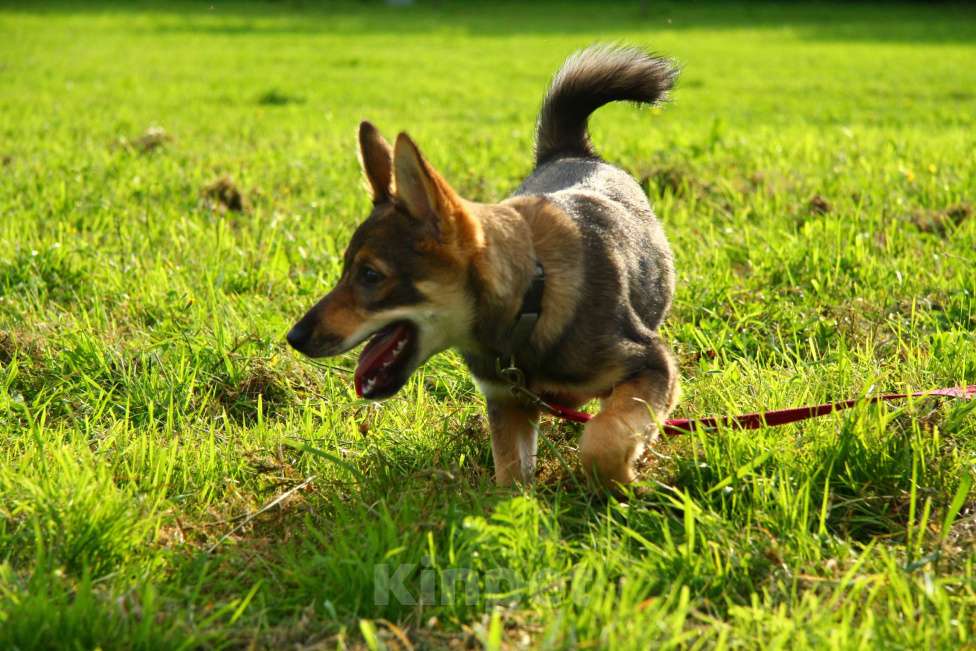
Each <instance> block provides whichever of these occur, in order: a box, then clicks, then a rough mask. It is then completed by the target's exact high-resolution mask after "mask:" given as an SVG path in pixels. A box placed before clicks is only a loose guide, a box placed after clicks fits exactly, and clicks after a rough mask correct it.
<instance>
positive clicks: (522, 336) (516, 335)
mask: <svg viewBox="0 0 976 651" xmlns="http://www.w3.org/2000/svg"><path fill="white" fill-rule="evenodd" d="M545 290H546V271H545V269H543V268H542V264H540V263H539V261H538V260H536V263H535V273H534V274H533V275H532V282H530V283H529V288H528V289H527V290H525V294H524V295H523V296H522V307H521V308H519V312H518V315H517V316H516V317H515V323H514V324H513V325H512V328H511V330H509V331H508V336H507V337H506V339H507V341H506V342H505V348H506V349H507V353H508V355H509V356H511V357H513V358H514V355H515V352H516V351H519V350H521V349H522V348H524V347H525V345H526V344H527V343H529V337H531V336H532V331H533V330H534V329H535V324H536V322H537V321H538V320H539V317H540V316H542V294H543V292H545ZM512 362H514V359H513V360H512Z"/></svg>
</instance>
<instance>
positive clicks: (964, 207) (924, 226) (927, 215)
mask: <svg viewBox="0 0 976 651" xmlns="http://www.w3.org/2000/svg"><path fill="white" fill-rule="evenodd" d="M972 216H973V207H972V206H971V205H970V204H968V203H961V204H958V205H955V206H950V207H949V208H946V209H944V210H920V211H917V212H914V213H912V214H911V215H909V221H911V222H912V224H914V225H915V227H916V228H917V229H918V230H920V231H922V232H923V233H934V234H936V235H945V234H946V233H947V232H949V231H951V230H953V229H955V228H956V227H958V226H959V225H960V224H962V223H963V222H964V221H966V220H967V219H969V218H970V217H972Z"/></svg>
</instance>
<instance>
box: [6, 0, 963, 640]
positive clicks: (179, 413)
mask: <svg viewBox="0 0 976 651" xmlns="http://www.w3.org/2000/svg"><path fill="white" fill-rule="evenodd" d="M428 4H432V3H424V2H420V3H418V6H415V7H407V8H393V7H385V6H383V5H380V4H378V3H377V4H371V3H355V4H338V5H335V6H330V7H329V8H322V9H318V8H315V7H314V6H312V5H311V4H307V5H306V4H303V3H298V2H294V3H284V2H282V3H266V4H258V3H253V4H247V5H243V4H241V5H230V4H225V3H214V5H213V6H212V7H211V5H210V4H207V3H202V4H193V5H177V6H175V7H172V6H166V7H164V6H162V5H156V4H152V5H141V4H139V5H132V4H121V3H119V4H111V3H95V4H91V5H86V6H77V7H75V6H71V5H68V4H51V5H41V4H38V5H32V6H21V5H15V4H12V3H11V4H6V3H5V4H3V5H2V6H0V85H2V87H3V89H4V92H3V93H2V94H0V165H2V168H0V496H2V498H0V647H3V648H17V649H31V648H50V647H52V646H63V647H68V648H96V647H98V648H102V649H113V648H153V649H155V648H194V647H204V648H238V647H257V648H282V647H286V646H297V647H300V648H308V647H316V646H318V647H322V648H332V647H334V646H340V647H342V646H345V647H347V648H360V647H365V648H381V647H383V646H386V647H388V648H407V647H409V646H413V647H414V648H440V647H444V646H449V645H455V646H464V645H467V646H481V645H483V646H484V647H486V648H491V649H498V648H517V647H523V646H532V647H542V648H572V647H581V648H613V649H627V648H634V649H643V648H647V647H649V646H653V647H660V648H671V647H688V648H733V647H734V648H764V649H766V648H773V649H775V648H791V649H803V648H818V649H819V648H861V647H868V648H871V647H875V648H903V649H917V648H959V647H967V646H968V647H971V646H972V645H973V644H974V643H976V642H974V636H976V623H974V622H976V568H974V560H973V558H974V556H973V552H974V548H976V496H974V494H973V492H971V491H970V487H971V483H972V479H971V478H972V476H973V475H974V474H976V417H974V409H976V403H965V402H961V401H954V402H953V401H937V400H916V401H911V402H908V403H904V404H900V405H885V406H873V407H868V406H862V407H860V408H857V409H855V410H853V411H851V412H845V413H844V414H842V415H837V416H830V417H826V418H822V419H819V420H815V421H808V422H805V423H802V424H798V425H793V426H787V427H782V428H775V429H765V430H758V431H754V432H732V431H726V432H719V433H715V434H696V435H689V436H685V437H681V438H678V439H674V440H670V441H666V442H662V443H661V444H660V445H658V446H656V448H655V449H654V450H653V452H651V453H650V454H649V455H648V456H647V457H646V459H645V460H644V470H643V475H642V476H643V478H644V481H643V486H642V489H643V490H642V492H641V494H640V495H635V496H633V497H632V499H630V500H628V501H624V502H618V501H614V500H610V501H607V500H606V499H603V498H601V497H599V496H593V495H591V494H589V493H587V492H586V491H582V490H580V489H579V487H578V479H579V474H578V472H577V470H576V468H575V465H574V464H575V458H576V457H575V445H576V441H577V436H578V432H577V430H576V429H575V428H574V427H573V426H569V425H565V424H560V423H556V422H547V423H546V424H545V426H544V429H545V436H544V441H543V442H542V444H541V449H540V455H541V456H540V473H539V481H538V483H537V485H535V486H534V487H533V488H530V489H526V490H524V491H522V492H516V493H513V492H510V491H502V490H497V489H495V488H494V487H493V486H492V484H491V479H490V478H491V455H490V447H489V444H488V438H487V432H486V427H485V421H484V418H483V416H482V412H483V402H482V400H481V398H480V397H479V396H478V394H477V392H476V391H475V389H474V387H473V385H472V383H471V380H470V378H469V377H468V375H467V374H466V372H465V371H464V370H463V367H462V364H461V362H460V360H459V359H458V358H457V357H456V356H454V355H452V354H446V355H441V356H439V357H438V358H436V359H434V360H432V361H431V362H429V363H428V364H427V365H426V366H425V367H424V368H423V369H422V370H421V371H420V372H418V373H417V374H416V376H415V377H414V378H413V379H412V380H411V382H410V383H409V384H408V386H407V387H406V389H405V390H404V391H403V393H402V394H401V395H400V396H398V397H397V398H395V399H393V400H391V401H389V402H387V403H384V404H383V405H382V406H374V405H370V404H366V403H364V402H361V401H358V400H356V399H355V396H354V392H353V390H352V387H351V378H350V375H349V373H350V369H351V368H352V358H351V357H350V356H345V357H343V358H340V359H337V360H331V363H330V365H329V366H327V367H319V366H314V365H311V364H309V363H307V362H305V361H303V360H301V359H299V358H298V357H297V356H296V355H295V354H293V353H292V352H290V351H289V350H288V349H287V348H286V346H285V345H284V343H283V334H284V332H285V331H286V330H287V328H288V327H289V326H290V324H291V323H292V322H293V321H294V320H295V319H296V318H297V317H298V316H299V315H300V314H302V313H303V311H304V310H305V309H306V308H307V307H308V306H309V305H310V304H311V303H312V302H314V301H315V300H316V298H317V297H318V296H319V295H321V294H322V293H323V292H324V291H325V290H326V289H327V288H328V287H329V286H330V283H332V282H333V281H334V280H335V279H336V277H337V274H338V271H339V263H340V256H341V252H342V249H343V246H344V243H345V242H346V240H347V238H348V236H349V235H350V233H351V231H352V229H353V228H354V227H355V225H356V223H357V221H358V220H359V219H361V218H362V217H363V216H364V215H365V214H366V211H367V209H368V200H367V197H366V195H365V193H364V192H363V191H362V189H361V187H360V180H359V172H358V169H357V164H356V158H355V153H354V131H355V128H356V125H357V124H358V121H359V120H360V119H362V118H366V117H368V118H369V119H371V120H372V121H374V122H375V123H376V124H378V125H379V126H380V127H381V128H382V129H383V130H384V131H385V132H386V133H387V135H395V133H396V132H397V131H398V130H403V129H405V130H409V131H410V133H411V134H412V135H413V136H414V137H415V138H416V140H417V141H418V142H419V143H420V145H421V147H422V148H423V149H424V151H425V153H426V154H427V155H428V157H429V158H430V159H431V160H432V161H433V163H434V164H435V165H436V166H438V167H439V169H441V170H442V172H443V173H444V175H445V176H446V177H447V178H448V179H449V180H450V181H451V182H452V183H453V184H455V186H456V187H457V188H458V189H459V190H460V191H461V192H462V193H464V194H465V195H467V196H469V197H471V198H474V199H497V198H501V197H503V196H505V194H506V193H507V192H509V191H511V189H512V188H514V187H515V185H516V184H517V182H518V181H519V179H520V178H521V177H522V176H524V175H525V174H526V173H527V172H528V171H529V168H530V159H531V156H530V150H531V140H532V128H533V124H534V120H535V111H536V109H537V107H538V105H539V102H540V99H541V95H542V92H543V89H544V86H545V84H546V82H547V80H548V77H549V75H551V74H552V72H553V71H554V70H555V69H556V67H557V66H558V65H559V63H560V62H561V61H562V59H563V58H564V57H565V56H566V55H567V54H568V53H570V52H571V51H573V50H575V49H577V48H578V47H580V46H582V45H585V44H588V43H591V42H593V41H597V40H601V41H602V40H620V41H626V42H633V43H639V44H644V45H648V46H651V47H653V48H655V49H656V50H659V51H662V52H665V53H668V54H670V55H673V56H675V57H677V58H678V59H679V60H680V61H681V63H682V65H683V67H684V73H683V76H682V79H681V82H680V87H679V89H678V91H677V92H676V93H675V97H674V99H675V101H674V103H673V104H671V105H669V106H667V107H666V108H664V109H661V110H655V111H651V112H647V111H643V112H642V111H637V110H635V109H634V108H633V107H630V106H613V107H608V108H606V109H604V110H603V111H601V112H600V113H599V114H598V115H597V116H596V117H595V118H594V121H593V134H594V141H595V142H596V143H597V146H598V147H599V149H600V151H601V152H603V154H604V155H605V157H606V158H608V159H609V160H611V161H615V162H617V163H618V164H620V165H621V166H622V167H624V168H625V169H627V170H630V171H631V172H633V173H634V174H635V175H636V176H638V177H639V178H641V179H643V182H644V184H645V186H646V188H647V191H648V193H649V195H650V198H651V200H652V201H653V203H654V205H655V206H656V209H657V211H658V213H659V215H661V217H662V219H663V221H664V223H665V225H666V228H667V230H668V233H669V236H670V238H671V241H672V243H673V245H674V247H675V251H676V256H677V264H678V270H679V279H680V280H679V286H678V292H677V296H676V301H675V306H674V310H673V313H672V315H671V316H670V317H669V319H668V321H667V324H666V333H665V334H666V336H667V338H668V339H669V340H670V341H671V342H673V344H674V346H675V348H676V350H677V351H678V354H679V357H680V360H681V371H682V376H683V384H684V399H683V401H682V403H681V404H680V406H679V409H678V415H689V416H696V415H707V414H714V413H737V412H743V411H751V410H756V409H762V408H772V407H781V406H790V405H798V404H803V403H807V402H810V401H823V400H829V399H833V398H841V397H848V396H857V395H862V394H864V393H866V392H867V391H869V390H871V389H874V390H901V389H905V388H913V389H916V388H928V387H935V386H945V385H953V384H962V383H973V382H976V336H974V334H973V333H974V331H976V274H974V273H973V268H974V262H976V253H974V252H976V216H974V215H973V209H974V207H973V202H974V189H976V158H974V157H973V151H974V150H976V135H974V133H976V131H974V127H976V117H974V116H976V92H974V90H973V89H974V88H976V67H974V66H973V65H972V61H973V60H974V59H976V27H974V26H976V20H974V17H976V16H974V14H973V10H972V9H971V8H966V7H964V6H956V5H951V4H939V5H936V6H922V5H892V6H882V5H854V4H850V3H845V4H837V5H834V4H811V5H804V6H796V7H794V6H787V5H773V4H749V5H743V6H732V5H694V6H685V5H684V4H681V5H677V4H675V5H670V4H663V3H646V5H647V6H646V8H644V9H641V8H640V7H639V6H638V5H637V4H635V3H630V4H628V3H620V4H608V3H602V4H601V5H600V6H591V5H587V4H576V5H535V4H534V5H532V6H531V7H529V8H526V7H523V6H522V5H507V6H505V7H502V8H495V7H492V6H488V5H480V4H467V3H466V4H460V3H450V2H443V3H437V6H436V7H433V8H431V7H428V6H426V5H428ZM513 16H514V17H517V19H516V18H513ZM235 193H236V197H237V199H236V202H235V201H234V200H233V199H231V200H227V199H226V197H228V196H230V197H234V196H235ZM228 201H229V203H232V204H235V205H234V206H233V207H239V208H241V209H242V210H241V211H236V210H228V209H226V207H225V204H226V203H228ZM451 586H453V589H450V588H451ZM384 587H387V588H389V589H390V591H389V592H387V591H385V590H384ZM400 589H402V590H403V591H405V592H406V597H409V598H406V597H405V596H404V594H403V592H396V590H400ZM398 597H399V598H398ZM410 601H413V603H407V602H410Z"/></svg>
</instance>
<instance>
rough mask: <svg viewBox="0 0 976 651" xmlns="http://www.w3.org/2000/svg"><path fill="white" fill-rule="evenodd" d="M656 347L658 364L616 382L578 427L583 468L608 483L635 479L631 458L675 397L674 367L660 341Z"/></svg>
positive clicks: (652, 438)
mask: <svg viewBox="0 0 976 651" xmlns="http://www.w3.org/2000/svg"><path fill="white" fill-rule="evenodd" d="M658 348H659V351H660V353H661V354H660V358H659V359H660V362H661V363H660V364H656V365H655V366H653V367H651V368H648V369H646V370H645V371H644V372H642V373H641V374H640V375H637V376H635V377H632V378H631V379H629V380H627V381H625V382H621V383H620V384H618V385H616V386H615V387H614V388H613V391H611V393H610V395H609V396H607V397H606V398H604V399H603V404H602V408H601V409H600V413H598V414H597V415H596V416H594V417H593V418H592V419H591V420H590V422H588V423H587V424H586V426H585V427H584V428H583V438H582V439H581V440H580V458H581V461H582V465H583V470H584V472H586V473H587V475H588V476H590V477H591V478H593V479H596V480H597V481H598V482H599V483H601V484H603V485H604V486H605V487H607V488H610V489H613V488H614V487H615V485H616V484H627V483H630V482H632V481H633V480H634V478H635V475H634V462H635V461H636V460H637V458H638V457H639V456H640V455H641V452H643V450H644V445H645V443H653V442H654V441H655V440H657V436H658V428H657V424H658V422H659V421H661V420H663V419H664V418H666V417H667V415H668V414H669V413H670V411H671V409H672V408H673V407H674V404H675V403H676V402H677V399H678V373H677V368H676V367H675V364H674V361H673V358H672V357H671V354H670V352H669V351H668V350H667V349H666V348H664V345H663V344H661V343H659V344H658Z"/></svg>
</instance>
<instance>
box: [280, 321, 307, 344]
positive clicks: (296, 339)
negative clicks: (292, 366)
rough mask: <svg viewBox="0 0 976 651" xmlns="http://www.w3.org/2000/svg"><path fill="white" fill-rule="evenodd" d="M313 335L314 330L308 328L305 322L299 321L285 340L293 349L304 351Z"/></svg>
mask: <svg viewBox="0 0 976 651" xmlns="http://www.w3.org/2000/svg"><path fill="white" fill-rule="evenodd" d="M311 334H312V329H311V328H309V327H308V325H307V324H306V323H305V321H304V320H302V321H299V322H298V323H296V324H295V325H294V326H292V329H291V330H289V331H288V334H287V335H286V336H285V339H287V340H288V343H289V344H291V347H292V348H294V349H295V350H299V351H300V350H302V349H303V348H304V347H305V344H307V343H308V338H309V335H311Z"/></svg>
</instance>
